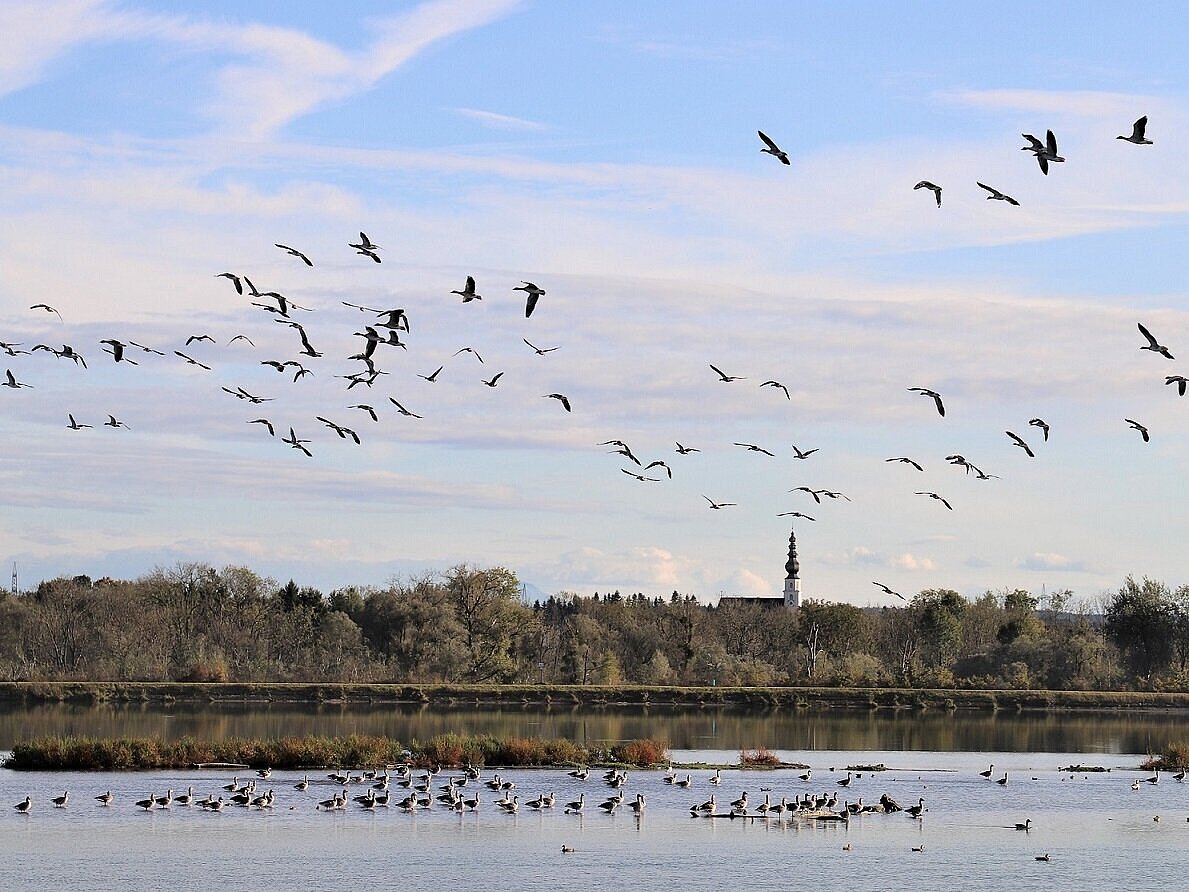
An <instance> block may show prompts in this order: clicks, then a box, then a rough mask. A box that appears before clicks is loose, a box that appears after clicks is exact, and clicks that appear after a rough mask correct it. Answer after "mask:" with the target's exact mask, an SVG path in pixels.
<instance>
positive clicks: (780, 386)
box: [711, 366, 792, 400]
mask: <svg viewBox="0 0 1189 892" xmlns="http://www.w3.org/2000/svg"><path fill="white" fill-rule="evenodd" d="M711 368H714V366H711ZM716 371H717V370H716ZM760 387H775V388H777V389H778V390H782V391H784V398H785V399H788V400H791V399H792V397H791V396H789V389H788V388H787V387H785V386H784V385H783V384H781V383H780V382H779V381H765V382H764V383H763V384H761V385H760Z"/></svg>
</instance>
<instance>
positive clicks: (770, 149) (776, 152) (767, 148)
mask: <svg viewBox="0 0 1189 892" xmlns="http://www.w3.org/2000/svg"><path fill="white" fill-rule="evenodd" d="M756 133H757V134H759V137H760V139H761V140H763V142H764V148H762V149H760V151H761V152H767V153H768V154H769V155H771V156H772V157H773V158H778V159H780V163H781V164H789V163H790V162H789V155H788V152H786V151H785V150H784V149H782V148H781V147H780V146H778V145H777V144H776V143H774V142H773V141H772V138H771V137H769V136H768V134H766V133H765V132H764V131H763V130H757V131H756Z"/></svg>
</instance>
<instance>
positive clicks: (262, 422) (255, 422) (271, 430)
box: [248, 418, 277, 437]
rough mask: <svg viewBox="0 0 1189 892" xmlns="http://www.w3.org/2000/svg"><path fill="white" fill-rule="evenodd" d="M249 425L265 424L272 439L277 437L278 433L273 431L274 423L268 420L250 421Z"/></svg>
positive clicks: (257, 419)
mask: <svg viewBox="0 0 1189 892" xmlns="http://www.w3.org/2000/svg"><path fill="white" fill-rule="evenodd" d="M248 424H263V425H264V426H265V427H266V428H268V435H269V436H270V437H275V436H276V435H277V432H276V431H275V430H273V426H272V422H271V421H269V420H268V419H267V418H256V419H254V420H252V421H249V422H248Z"/></svg>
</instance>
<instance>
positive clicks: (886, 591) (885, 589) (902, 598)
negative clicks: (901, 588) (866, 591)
mask: <svg viewBox="0 0 1189 892" xmlns="http://www.w3.org/2000/svg"><path fill="white" fill-rule="evenodd" d="M871 584H872V585H876V586H879V587H880V588H881V589H883V592H884V594H885V595H895V596H896V597H897V598H899V599H900V600H901V601H907V600H908V598H906V597H904V595H902V594H900V593H899V592H894V591H892V590H891V589H890V588H888V587H887V586H886V585H884V584H883V583H882V582H875V581H874V580H872V582H871Z"/></svg>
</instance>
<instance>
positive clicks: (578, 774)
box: [567, 767, 590, 780]
mask: <svg viewBox="0 0 1189 892" xmlns="http://www.w3.org/2000/svg"><path fill="white" fill-rule="evenodd" d="M567 774H569V776H570V777H573V778H577V779H578V780H586V779H587V778H588V777H590V769H589V768H586V767H582V768H575V769H573V770H572V771H569V772H567Z"/></svg>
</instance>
